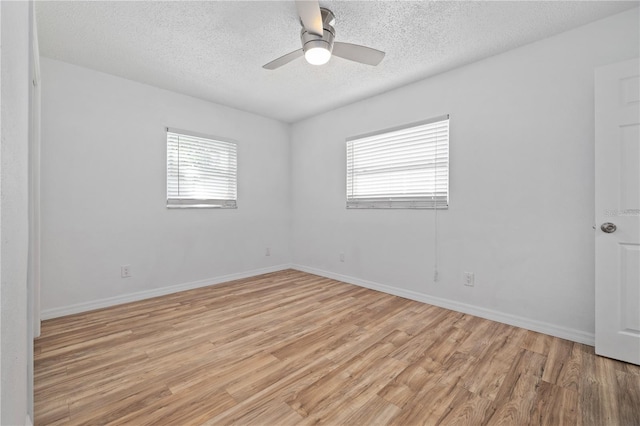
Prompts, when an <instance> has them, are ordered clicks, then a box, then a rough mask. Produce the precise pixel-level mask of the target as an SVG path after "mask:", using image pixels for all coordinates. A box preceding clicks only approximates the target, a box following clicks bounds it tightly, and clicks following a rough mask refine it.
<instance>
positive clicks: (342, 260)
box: [340, 253, 344, 262]
mask: <svg viewBox="0 0 640 426" xmlns="http://www.w3.org/2000/svg"><path fill="white" fill-rule="evenodd" d="M340 262H344V253H340Z"/></svg>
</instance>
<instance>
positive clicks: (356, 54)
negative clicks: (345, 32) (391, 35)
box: [333, 41, 384, 65]
mask: <svg viewBox="0 0 640 426" xmlns="http://www.w3.org/2000/svg"><path fill="white" fill-rule="evenodd" d="M333 54H334V55H336V56H339V57H341V58H344V59H348V60H350V61H355V62H360V63H361V64H367V65H378V64H379V63H380V61H382V58H384V52H382V51H380V50H376V49H372V48H370V47H365V46H360V45H359V44H351V43H341V42H339V41H336V42H335V43H333Z"/></svg>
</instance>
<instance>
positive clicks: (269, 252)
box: [264, 247, 271, 256]
mask: <svg viewBox="0 0 640 426" xmlns="http://www.w3.org/2000/svg"><path fill="white" fill-rule="evenodd" d="M264 255H265V256H271V249H270V248H269V247H267V248H266V249H264Z"/></svg>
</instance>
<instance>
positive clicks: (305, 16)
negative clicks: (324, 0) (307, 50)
mask: <svg viewBox="0 0 640 426" xmlns="http://www.w3.org/2000/svg"><path fill="white" fill-rule="evenodd" d="M296 8H297V9H298V16H299V17H300V20H301V21H302V26H303V27H304V29H305V30H307V32H309V33H311V34H315V35H318V36H322V33H323V30H322V14H321V13H320V4H319V3H318V0H296Z"/></svg>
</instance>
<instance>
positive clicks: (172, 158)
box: [167, 129, 237, 208]
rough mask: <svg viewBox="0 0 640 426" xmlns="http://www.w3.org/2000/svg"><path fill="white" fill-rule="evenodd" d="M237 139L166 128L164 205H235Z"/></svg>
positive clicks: (222, 206) (229, 206) (213, 206)
mask: <svg viewBox="0 0 640 426" xmlns="http://www.w3.org/2000/svg"><path fill="white" fill-rule="evenodd" d="M236 151H237V150H236V143H235V142H231V141H224V140H220V139H217V138H216V139H214V138H210V137H208V136H202V135H197V134H194V133H186V132H184V131H182V130H173V129H167V207H210V208H215V207H217V208H236V189H237V182H236V178H237V152H236Z"/></svg>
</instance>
